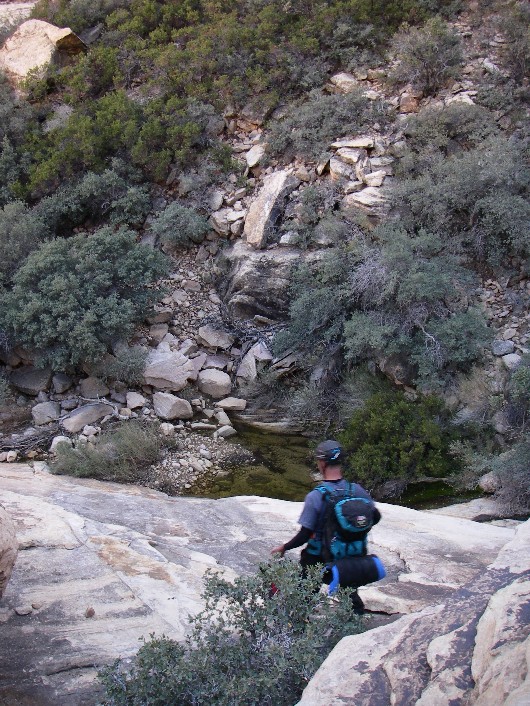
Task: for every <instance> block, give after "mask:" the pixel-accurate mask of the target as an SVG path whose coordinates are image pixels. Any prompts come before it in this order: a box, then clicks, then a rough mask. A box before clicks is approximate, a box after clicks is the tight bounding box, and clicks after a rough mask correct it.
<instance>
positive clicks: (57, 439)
mask: <svg viewBox="0 0 530 706" xmlns="http://www.w3.org/2000/svg"><path fill="white" fill-rule="evenodd" d="M59 444H68V446H70V447H71V446H72V439H70V437H68V436H61V435H59V436H54V437H53V439H52V443H51V446H50V453H52V454H54V453H55V452H56V450H57V447H58V446H59Z"/></svg>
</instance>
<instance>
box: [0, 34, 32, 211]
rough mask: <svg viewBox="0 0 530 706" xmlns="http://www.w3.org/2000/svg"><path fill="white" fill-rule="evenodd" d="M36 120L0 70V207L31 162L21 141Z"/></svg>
mask: <svg viewBox="0 0 530 706" xmlns="http://www.w3.org/2000/svg"><path fill="white" fill-rule="evenodd" d="M0 44H1V42H0ZM33 120H34V114H33V110H32V108H31V107H30V106H29V104H28V103H27V102H26V101H24V100H23V99H22V98H20V97H17V95H16V94H15V92H14V91H13V88H12V87H11V85H10V84H9V82H8V80H7V78H6V77H5V75H4V74H3V72H1V71H0V207H1V206H4V205H5V204H6V203H7V202H8V201H11V200H12V199H13V198H16V197H17V196H19V188H20V185H19V182H20V181H22V180H23V179H24V178H25V175H26V172H27V170H28V168H29V162H30V157H29V154H28V153H27V151H25V150H24V149H23V148H22V144H23V142H24V139H25V137H26V134H27V132H28V130H29V128H30V125H31V123H32V121H33Z"/></svg>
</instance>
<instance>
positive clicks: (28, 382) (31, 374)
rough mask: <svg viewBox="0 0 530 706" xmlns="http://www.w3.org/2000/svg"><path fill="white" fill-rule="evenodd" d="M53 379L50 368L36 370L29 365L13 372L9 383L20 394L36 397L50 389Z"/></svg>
mask: <svg viewBox="0 0 530 706" xmlns="http://www.w3.org/2000/svg"><path fill="white" fill-rule="evenodd" d="M51 379H52V371H51V370H50V369H49V368H34V367H33V366H30V365H28V366H24V367H22V368H17V370H15V371H14V372H12V373H11V375H10V377H9V382H10V383H11V385H13V387H16V389H17V390H19V391H20V392H23V393H24V394H26V395H31V396H32V397H36V396H37V395H38V394H39V392H41V391H43V390H47V389H48V388H49V386H50V381H51Z"/></svg>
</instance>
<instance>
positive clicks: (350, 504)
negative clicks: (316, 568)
mask: <svg viewBox="0 0 530 706" xmlns="http://www.w3.org/2000/svg"><path fill="white" fill-rule="evenodd" d="M316 490H318V491H319V492H320V493H322V496H323V503H322V510H321V513H320V516H319V518H318V523H317V530H316V531H315V536H314V538H312V539H311V540H309V542H308V545H307V552H308V553H309V554H314V555H319V556H321V557H322V560H323V561H324V562H335V561H337V560H339V559H343V558H345V557H359V556H365V555H366V545H367V541H366V537H367V534H368V532H369V531H370V530H371V528H372V527H373V524H374V510H375V505H374V503H373V501H372V500H371V499H369V498H363V497H359V493H358V490H357V486H356V484H355V483H350V484H349V485H348V487H347V488H334V489H330V488H329V487H328V486H327V485H325V484H323V485H319V486H317V488H316Z"/></svg>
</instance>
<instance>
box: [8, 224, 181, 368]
mask: <svg viewBox="0 0 530 706" xmlns="http://www.w3.org/2000/svg"><path fill="white" fill-rule="evenodd" d="M166 271H167V262H166V259H165V257H164V256H163V255H162V254H160V253H158V252H157V251H155V250H153V249H152V248H150V247H148V246H144V245H138V244H137V243H136V242H135V236H134V234H133V233H131V232H130V231H127V230H126V229H124V228H122V229H119V230H117V231H113V230H112V229H111V228H109V227H105V228H101V229H100V230H99V231H97V232H96V233H94V234H93V235H91V236H88V237H86V236H85V235H78V236H75V237H73V238H70V239H68V240H62V239H61V240H53V241H50V242H48V243H44V244H43V245H41V246H40V247H39V249H38V250H36V251H35V252H34V253H32V254H31V255H30V256H29V257H28V259H27V260H26V262H25V263H24V265H23V266H22V267H21V268H20V269H19V270H18V271H17V273H16V274H15V276H14V277H13V288H12V289H11V291H8V292H5V293H4V295H3V297H2V301H1V303H2V311H1V314H0V320H1V323H3V325H4V327H5V328H6V329H7V331H8V332H9V333H11V334H12V336H13V339H14V340H16V341H18V342H19V343H21V344H22V345H24V346H27V347H28V348H30V349H33V350H36V351H38V354H39V360H40V362H42V363H49V364H50V365H52V366H53V367H54V368H55V369H57V370H61V369H64V368H65V367H66V366H68V365H77V364H79V363H81V362H83V361H92V362H96V361H98V360H99V359H100V358H101V357H102V356H103V355H104V353H105V352H106V350H107V347H108V346H110V344H111V343H112V341H114V340H116V339H122V338H125V339H126V338H127V337H128V336H129V335H130V334H131V333H132V330H133V326H134V323H135V322H137V321H139V320H140V319H141V318H142V317H143V316H144V315H145V313H146V312H147V310H148V309H149V306H150V305H151V304H152V302H153V301H154V300H155V299H156V296H157V292H156V290H155V289H153V288H151V287H150V286H149V285H152V284H153V282H154V281H155V280H156V279H157V278H158V277H160V276H162V275H163V274H164V273H165V272H166Z"/></svg>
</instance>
